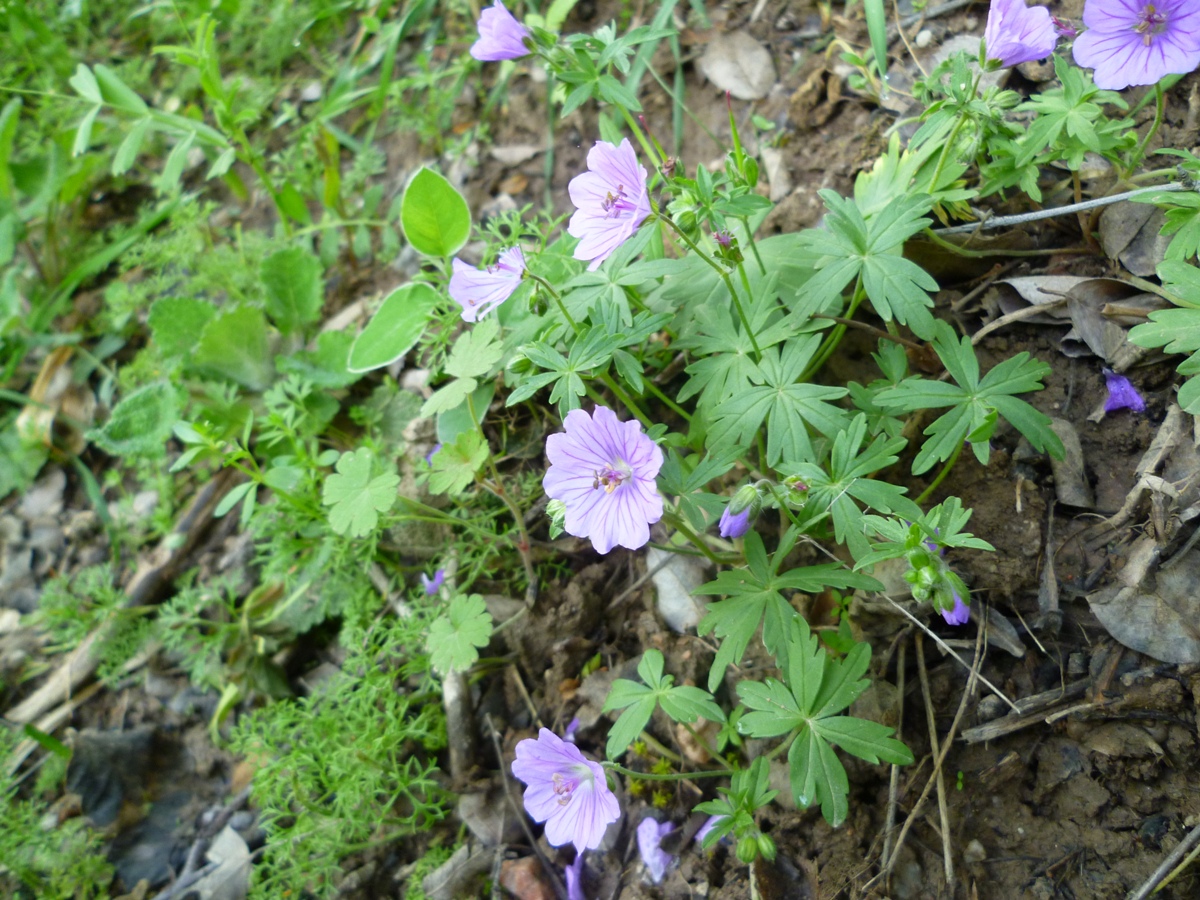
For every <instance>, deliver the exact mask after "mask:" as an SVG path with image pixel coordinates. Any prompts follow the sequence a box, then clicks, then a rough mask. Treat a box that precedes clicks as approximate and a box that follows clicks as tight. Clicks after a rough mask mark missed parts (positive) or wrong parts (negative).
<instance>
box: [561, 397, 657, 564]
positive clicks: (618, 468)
mask: <svg viewBox="0 0 1200 900" xmlns="http://www.w3.org/2000/svg"><path fill="white" fill-rule="evenodd" d="M563 427H564V428H565V429H566V432H565V433H564V434H552V435H550V437H548V438H547V439H546V458H547V459H548V460H550V468H549V470H548V471H547V472H546V475H545V477H544V478H543V479H542V487H543V488H544V489H545V491H546V495H547V496H548V497H550V499H551V500H561V501H562V502H563V504H564V505H565V506H566V515H565V517H564V521H563V527H564V528H565V529H566V531H567V533H568V534H573V535H575V537H585V538H590V539H591V541H592V545H593V546H594V547H595V548H596V550H597V552H599V553H607V552H608V551H609V550H611V549H612V548H613V547H615V546H617V545H620V546H622V547H627V548H629V549H630V550H636V549H638V548H639V547H641V546H642V545H644V544H645V543H646V542H647V541H648V540H650V526H651V525H653V524H654V523H655V522H657V521H658V520H659V519H661V518H662V512H663V502H662V496H661V495H660V494H659V493H658V489H657V488H656V487H655V484H654V479H655V477H656V476H657V475H658V470H659V469H660V468H661V467H662V463H663V455H662V450H660V449H659V448H658V445H657V444H655V443H654V441H652V440H650V438H648V437H646V435H645V434H643V433H642V427H641V426H640V425H639V424H638V423H637V422H634V421H630V422H621V421H620V420H618V419H617V415H616V413H614V412H613V411H612V410H611V409H608V408H607V407H604V406H597V407H596V412H595V414H594V415H591V416H589V415H588V414H587V413H585V412H584V411H583V410H582V409H573V410H571V411H570V412H569V413H567V418H566V420H565V421H564V422H563Z"/></svg>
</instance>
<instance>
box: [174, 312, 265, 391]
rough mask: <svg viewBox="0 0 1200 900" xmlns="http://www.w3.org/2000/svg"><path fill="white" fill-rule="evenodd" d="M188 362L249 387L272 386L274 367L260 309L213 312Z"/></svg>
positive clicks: (262, 387) (263, 389)
mask: <svg viewBox="0 0 1200 900" xmlns="http://www.w3.org/2000/svg"><path fill="white" fill-rule="evenodd" d="M191 365H192V367H193V368H195V369H197V370H199V371H201V372H204V373H206V374H210V375H216V376H218V377H221V378H228V379H230V380H231V381H236V382H237V383H238V384H240V385H242V386H243V387H246V388H249V389H250V390H252V391H265V390H266V389H267V388H268V387H270V386H271V381H272V380H273V378H274V374H275V370H274V366H273V365H272V362H271V348H270V343H269V341H268V340H267V320H266V317H265V316H263V313H262V310H261V309H256V308H254V307H252V306H238V307H235V308H233V309H230V310H222V311H221V312H219V313H217V314H216V315H215V316H213V318H211V319H210V320H209V321H208V324H206V325H205V326H204V329H203V330H202V331H201V332H200V342H199V343H198V344H197V346H196V348H195V350H194V351H193V353H192V359H191Z"/></svg>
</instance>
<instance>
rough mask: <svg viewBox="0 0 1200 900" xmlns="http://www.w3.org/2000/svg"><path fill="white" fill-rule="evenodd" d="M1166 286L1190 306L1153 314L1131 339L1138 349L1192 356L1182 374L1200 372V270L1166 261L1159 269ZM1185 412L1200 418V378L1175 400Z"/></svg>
mask: <svg viewBox="0 0 1200 900" xmlns="http://www.w3.org/2000/svg"><path fill="white" fill-rule="evenodd" d="M1158 277H1159V278H1161V279H1162V282H1163V287H1164V288H1166V290H1167V291H1168V292H1169V293H1171V295H1172V296H1173V297H1176V298H1178V299H1177V302H1182V303H1185V304H1188V307H1187V308H1185V309H1160V310H1156V311H1154V312H1152V313H1150V321H1149V322H1145V323H1143V324H1141V325H1137V326H1135V327H1134V328H1133V329H1132V330H1131V331H1130V332H1129V339H1130V340H1131V341H1133V343H1135V344H1137V345H1138V346H1139V347H1163V348H1164V349H1165V350H1166V351H1167V352H1168V353H1190V354H1191V356H1189V357H1188V358H1187V359H1185V360H1184V361H1183V362H1182V363H1180V364H1179V367H1178V371H1179V374H1181V375H1190V376H1195V375H1196V374H1197V373H1200V352H1197V351H1200V269H1197V268H1196V267H1195V266H1192V265H1190V264H1188V263H1184V262H1179V261H1178V260H1166V261H1164V262H1162V263H1160V264H1159V266H1158ZM1176 400H1177V401H1178V403H1179V406H1180V407H1181V408H1182V409H1183V410H1184V412H1188V413H1191V414H1193V415H1200V378H1195V377H1191V378H1189V379H1188V380H1187V381H1186V382H1184V384H1183V386H1182V387H1181V388H1180V389H1179V395H1178V397H1176Z"/></svg>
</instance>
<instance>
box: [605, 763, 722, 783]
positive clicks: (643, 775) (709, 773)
mask: <svg viewBox="0 0 1200 900" xmlns="http://www.w3.org/2000/svg"><path fill="white" fill-rule="evenodd" d="M600 765H602V766H604V768H606V769H608V770H609V771H611V772H616V773H617V774H618V775H625V776H627V777H629V778H640V779H642V780H643V781H687V780H688V779H691V778H719V777H726V778H728V777H730V776H732V775H733V770H732V769H700V770H698V771H695V772H668V773H665V774H663V775H658V774H656V773H653V772H635V771H634V770H633V769H627V768H625V767H624V766H622V765H619V764H618V763H615V762H609V761H608V760H605V761H604V762H602V763H600Z"/></svg>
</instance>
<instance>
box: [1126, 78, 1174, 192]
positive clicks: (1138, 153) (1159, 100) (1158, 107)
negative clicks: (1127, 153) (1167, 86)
mask: <svg viewBox="0 0 1200 900" xmlns="http://www.w3.org/2000/svg"><path fill="white" fill-rule="evenodd" d="M1165 112H1166V101H1165V98H1164V97H1163V88H1162V82H1161V81H1156V82H1155V83H1154V121H1153V122H1152V123H1151V124H1150V130H1149V131H1147V132H1146V136H1145V137H1144V138H1142V140H1141V141H1140V142H1139V143H1138V145H1137V149H1136V150H1134V151H1133V156H1132V157H1130V159H1129V168H1128V169H1127V170H1126V171H1125V175H1126V177H1129V176H1130V175H1132V174H1133V170H1134V169H1135V168H1137V166H1138V164H1139V163H1141V161H1142V160H1143V159H1145V157H1146V147H1148V146H1149V145H1150V141H1152V140H1153V139H1154V136H1155V135H1156V134H1158V129H1159V128H1161V127H1162V123H1163V114H1164V113H1165Z"/></svg>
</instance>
